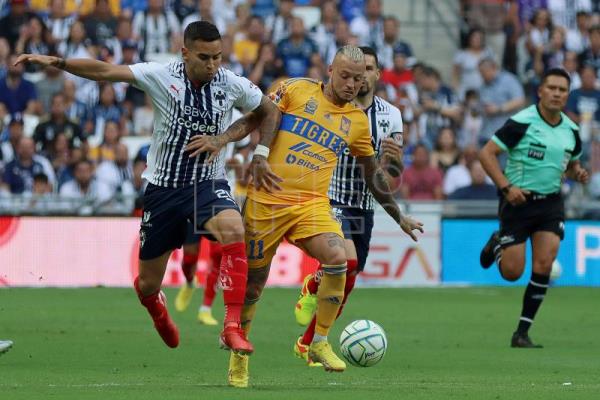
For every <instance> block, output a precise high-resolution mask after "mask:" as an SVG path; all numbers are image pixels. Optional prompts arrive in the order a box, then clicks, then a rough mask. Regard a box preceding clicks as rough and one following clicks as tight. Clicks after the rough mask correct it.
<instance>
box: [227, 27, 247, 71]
mask: <svg viewBox="0 0 600 400" xmlns="http://www.w3.org/2000/svg"><path fill="white" fill-rule="evenodd" d="M221 66H222V67H223V68H227V69H228V70H230V71H233V72H235V73H236V74H238V75H242V74H244V67H242V64H240V62H239V61H238V59H237V57H236V55H235V54H234V53H233V39H232V37H231V35H229V34H226V35H223V36H221Z"/></svg>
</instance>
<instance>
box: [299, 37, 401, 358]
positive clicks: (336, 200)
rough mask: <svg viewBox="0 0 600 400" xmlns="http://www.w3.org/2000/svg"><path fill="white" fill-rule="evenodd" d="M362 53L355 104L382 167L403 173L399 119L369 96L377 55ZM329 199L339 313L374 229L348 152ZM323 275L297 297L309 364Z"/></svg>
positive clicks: (302, 353) (367, 195)
mask: <svg viewBox="0 0 600 400" xmlns="http://www.w3.org/2000/svg"><path fill="white" fill-rule="evenodd" d="M360 49H361V50H362V51H363V53H364V54H365V62H366V66H367V69H366V73H365V81H364V83H363V86H362V88H361V89H360V91H359V92H358V96H357V98H356V100H355V102H356V103H357V104H358V105H359V106H360V107H361V108H362V109H363V110H364V111H365V113H366V114H367V115H368V117H369V126H370V131H371V143H372V144H373V148H374V149H375V153H376V154H377V157H378V159H379V162H380V163H381V165H382V167H384V169H386V170H387V171H388V173H389V174H390V175H392V176H398V175H399V174H400V173H401V171H402V168H403V166H402V131H403V129H402V116H401V114H400V110H398V109H397V108H396V107H394V106H393V105H391V104H390V103H388V102H387V101H385V100H383V99H382V98H380V97H377V96H375V95H374V93H375V89H376V85H377V81H378V80H379V67H378V60H377V53H375V51H374V50H373V49H372V48H370V47H361V48H360ZM329 198H330V203H331V206H332V207H333V210H334V212H335V213H336V215H337V216H338V218H339V219H340V221H341V223H342V231H343V232H344V239H345V240H344V242H345V247H346V255H347V257H348V270H347V272H346V284H345V287H344V298H343V301H342V305H341V307H340V310H339V312H338V316H339V315H340V313H341V312H342V309H343V307H344V305H345V304H346V301H347V299H348V295H349V294H350V292H351V291H352V289H353V288H354V283H355V281H356V276H357V274H358V273H359V272H360V271H362V270H363V269H364V267H365V262H366V260H367V253H368V251H369V243H370V241H371V231H372V230H373V208H374V203H375V202H374V198H373V194H372V193H371V191H370V190H369V188H368V187H367V185H366V183H365V180H364V179H363V174H362V172H361V170H360V166H359V164H358V163H357V162H356V158H355V157H353V156H352V155H350V153H349V152H344V154H343V155H342V156H341V157H339V158H338V163H337V167H336V169H335V171H334V173H333V178H332V179H331V185H330V187H329ZM321 274H322V272H321V271H317V272H316V273H315V274H310V275H308V276H307V277H306V278H305V279H304V283H303V285H302V289H301V294H300V299H299V300H298V302H297V303H296V307H295V310H294V312H295V315H296V321H297V322H298V323H299V324H300V325H303V326H304V325H309V326H308V327H307V329H306V331H305V333H304V335H303V336H301V337H300V338H298V340H297V341H296V344H295V346H294V353H295V354H296V356H298V357H300V358H302V359H304V360H306V361H307V362H308V364H309V365H311V366H314V365H315V364H314V363H312V361H311V360H309V358H308V348H309V345H310V343H311V342H312V340H313V336H314V334H315V324H316V318H315V316H314V313H315V309H316V306H317V296H316V293H317V289H318V287H319V282H320V277H321Z"/></svg>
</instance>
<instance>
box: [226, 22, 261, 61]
mask: <svg viewBox="0 0 600 400" xmlns="http://www.w3.org/2000/svg"><path fill="white" fill-rule="evenodd" d="M264 38H265V25H264V23H263V21H262V19H261V18H260V17H257V16H251V17H250V18H249V19H248V26H247V27H246V30H245V31H244V32H239V33H238V34H237V35H235V38H234V42H233V52H234V54H235V57H236V59H237V60H238V61H239V62H240V64H242V67H243V68H244V71H250V69H251V68H252V65H253V64H254V63H255V62H256V59H257V58H258V51H259V49H260V46H261V44H262V43H263V41H264Z"/></svg>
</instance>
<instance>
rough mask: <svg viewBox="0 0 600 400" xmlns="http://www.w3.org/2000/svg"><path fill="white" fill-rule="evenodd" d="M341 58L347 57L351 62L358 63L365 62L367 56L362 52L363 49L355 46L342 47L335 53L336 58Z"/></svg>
mask: <svg viewBox="0 0 600 400" xmlns="http://www.w3.org/2000/svg"><path fill="white" fill-rule="evenodd" d="M339 56H346V57H348V59H349V60H350V61H354V62H357V63H359V62H364V61H365V54H364V53H363V52H362V50H361V49H359V48H358V47H356V46H353V45H346V46H344V47H340V48H339V49H338V51H337V52H336V53H335V58H338V57H339Z"/></svg>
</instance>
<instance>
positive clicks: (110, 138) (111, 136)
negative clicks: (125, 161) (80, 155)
mask: <svg viewBox="0 0 600 400" xmlns="http://www.w3.org/2000/svg"><path fill="white" fill-rule="evenodd" d="M120 139H121V132H120V130H119V125H118V124H117V123H116V122H114V121H106V124H104V139H103V140H102V143H101V144H100V145H99V146H96V147H92V148H90V153H89V159H90V160H92V161H96V162H101V161H103V160H109V161H113V160H114V159H115V151H116V148H117V145H118V144H119V140H120Z"/></svg>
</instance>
